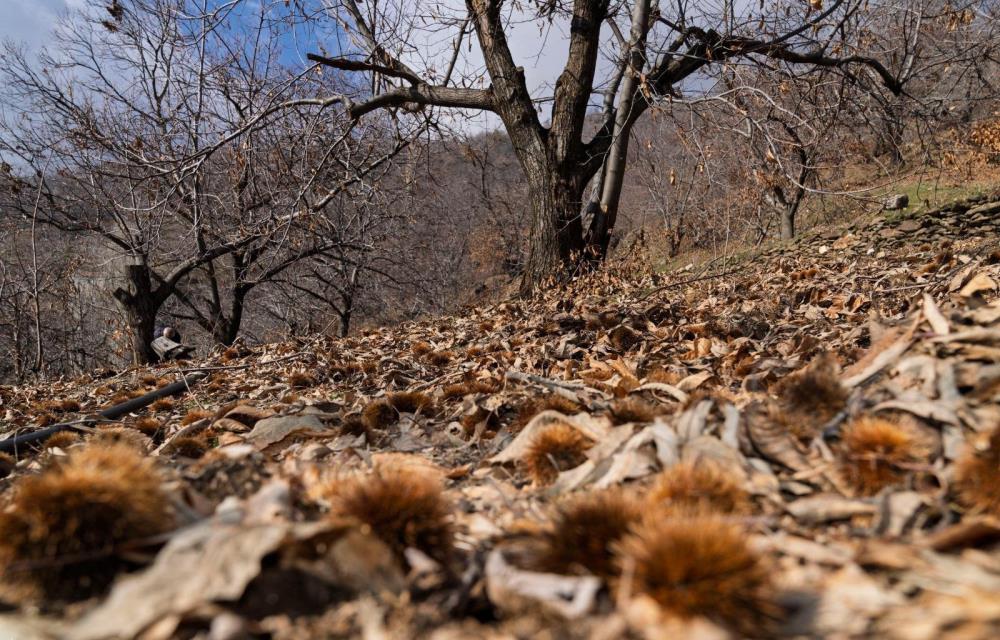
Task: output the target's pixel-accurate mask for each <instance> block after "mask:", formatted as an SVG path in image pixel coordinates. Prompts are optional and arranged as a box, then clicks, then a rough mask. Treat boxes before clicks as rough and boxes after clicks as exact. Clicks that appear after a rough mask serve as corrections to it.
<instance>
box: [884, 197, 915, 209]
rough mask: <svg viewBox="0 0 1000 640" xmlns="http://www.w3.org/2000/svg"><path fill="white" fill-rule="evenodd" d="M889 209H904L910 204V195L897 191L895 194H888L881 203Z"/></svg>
mask: <svg viewBox="0 0 1000 640" xmlns="http://www.w3.org/2000/svg"><path fill="white" fill-rule="evenodd" d="M882 206H884V207H885V208H886V209H888V210H889V211H899V210H900V209H905V208H906V207H908V206H910V196H908V195H906V194H905V193H897V194H896V195H892V196H889V197H888V198H886V199H885V201H884V202H883V203H882Z"/></svg>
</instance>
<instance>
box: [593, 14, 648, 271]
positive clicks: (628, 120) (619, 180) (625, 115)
mask: <svg viewBox="0 0 1000 640" xmlns="http://www.w3.org/2000/svg"><path fill="white" fill-rule="evenodd" d="M649 2H650V0H637V1H636V3H635V6H634V7H633V9H632V32H631V35H630V36H629V45H628V50H627V65H626V68H625V75H624V78H623V81H622V85H621V97H620V98H619V100H618V108H617V112H616V114H615V128H614V135H613V140H612V142H611V149H610V150H609V151H608V157H607V158H606V159H605V161H604V167H603V169H602V171H601V179H602V184H601V202H600V206H599V207H598V208H597V209H596V210H595V211H594V217H593V219H592V220H591V226H590V230H589V232H588V234H587V236H588V237H587V245H588V246H587V250H588V252H590V253H591V254H592V255H591V256H590V257H591V258H592V259H594V260H597V261H603V260H604V259H605V258H606V257H607V255H608V246H609V244H610V243H611V232H612V230H613V229H614V228H615V224H616V223H617V221H618V204H619V202H621V197H622V185H623V184H624V182H625V163H626V162H627V160H628V143H629V138H630V137H631V136H632V124H633V123H634V122H635V118H636V112H634V111H633V110H632V106H633V102H634V100H635V98H636V94H637V91H636V90H637V88H638V86H639V82H640V79H641V76H642V69H643V66H644V65H645V63H646V33H647V31H648V30H649Z"/></svg>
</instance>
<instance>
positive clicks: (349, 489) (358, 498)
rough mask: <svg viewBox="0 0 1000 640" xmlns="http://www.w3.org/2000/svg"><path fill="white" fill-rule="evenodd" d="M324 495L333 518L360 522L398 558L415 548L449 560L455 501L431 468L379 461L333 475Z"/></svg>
mask: <svg viewBox="0 0 1000 640" xmlns="http://www.w3.org/2000/svg"><path fill="white" fill-rule="evenodd" d="M326 497H327V499H328V500H329V502H330V515H331V517H335V518H351V519H354V520H357V521H359V522H360V523H362V524H363V525H365V526H367V527H369V528H370V529H371V531H372V533H373V534H375V536H377V537H378V538H379V539H381V540H382V541H383V542H385V543H386V544H387V545H389V546H390V547H391V548H392V549H393V550H394V551H395V552H396V553H397V554H398V555H399V557H400V558H401V559H402V558H403V552H404V550H405V549H406V548H407V547H413V548H415V549H419V550H420V551H423V552H424V553H425V554H427V555H428V556H430V557H431V558H434V559H435V560H437V561H438V562H441V563H444V564H447V563H448V562H449V561H450V560H451V557H452V553H453V544H454V530H453V526H454V525H453V524H452V511H453V506H452V503H451V501H450V500H449V499H448V498H447V497H446V496H445V494H444V490H443V487H442V481H441V478H440V476H438V475H437V474H435V473H434V472H432V471H430V470H428V469H424V468H421V467H419V466H416V465H412V464H399V463H392V464H383V465H381V466H379V467H376V469H375V470H373V471H371V472H369V473H365V474H357V475H353V476H347V477H343V478H339V479H336V480H334V481H333V482H332V483H331V485H330V486H329V487H328V489H327V491H326Z"/></svg>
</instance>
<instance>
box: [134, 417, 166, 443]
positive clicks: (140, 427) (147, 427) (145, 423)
mask: <svg viewBox="0 0 1000 640" xmlns="http://www.w3.org/2000/svg"><path fill="white" fill-rule="evenodd" d="M132 428H133V429H135V430H136V431H138V432H139V433H141V434H143V435H144V436H148V437H150V438H154V437H156V435H157V434H158V433H159V432H160V430H161V429H163V425H162V424H161V423H160V421H159V420H157V419H156V418H139V419H138V420H136V421H135V422H133V423H132Z"/></svg>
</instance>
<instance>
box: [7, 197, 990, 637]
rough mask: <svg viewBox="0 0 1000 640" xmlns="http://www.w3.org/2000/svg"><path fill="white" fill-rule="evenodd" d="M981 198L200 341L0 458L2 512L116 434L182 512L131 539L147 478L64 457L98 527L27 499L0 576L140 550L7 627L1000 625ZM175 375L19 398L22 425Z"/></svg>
mask: <svg viewBox="0 0 1000 640" xmlns="http://www.w3.org/2000/svg"><path fill="white" fill-rule="evenodd" d="M987 204H989V202H988V201H987V200H981V201H975V202H974V201H969V202H964V203H956V204H955V205H952V206H950V207H947V208H944V209H942V210H939V211H936V212H932V213H929V214H925V215H923V216H921V217H920V218H919V219H908V220H890V219H879V220H875V221H874V222H871V223H868V224H861V223H859V224H857V225H855V226H853V227H851V228H849V229H835V230H828V231H823V232H819V233H815V234H813V235H811V236H807V237H805V238H803V239H800V240H799V241H798V242H796V243H795V244H793V245H787V246H782V247H778V248H775V249H772V250H769V251H767V252H764V253H762V254H761V255H758V256H755V257H754V258H753V259H748V260H746V261H744V262H743V263H741V264H738V265H728V266H726V267H725V269H721V268H720V269H719V270H718V272H719V273H723V272H724V273H725V276H724V277H712V272H710V271H707V270H706V271H705V272H704V273H701V274H694V276H695V277H692V275H693V274H692V273H691V271H689V270H681V271H679V272H665V273H661V272H656V271H654V270H652V269H650V268H648V267H644V266H642V265H643V263H642V261H641V260H637V259H633V260H631V261H628V262H626V263H623V264H617V265H610V266H609V267H608V268H607V269H606V270H604V271H602V272H600V273H598V274H594V275H590V276H586V277H582V278H580V279H578V280H577V281H575V282H573V283H572V284H570V285H569V286H568V288H567V289H564V290H559V291H553V292H550V293H548V294H546V295H544V296H541V297H538V298H536V299H532V300H508V301H505V302H501V303H499V304H495V305H493V306H488V307H485V306H484V307H481V308H477V309H470V310H468V311H467V312H466V313H464V314H463V315H461V316H455V317H443V318H435V319H430V320H426V321H421V322H412V323H407V324H404V325H401V326H398V327H393V328H380V329H368V330H364V331H361V332H360V333H359V334H358V335H356V336H352V337H348V338H329V337H324V336H318V337H315V338H312V339H309V340H298V341H289V342H284V343H275V344H267V345H261V346H255V347H248V346H244V345H237V347H236V348H234V349H230V350H228V351H226V352H224V353H219V354H214V355H212V356H210V357H209V358H207V359H206V360H205V361H204V362H200V363H197V366H198V367H204V368H205V369H207V370H208V371H209V373H210V377H209V378H208V379H207V380H206V381H203V382H202V383H200V384H198V385H197V386H194V387H193V388H192V389H191V392H190V393H189V394H187V395H184V396H179V397H177V398H175V399H173V400H172V401H167V402H161V403H158V404H157V406H156V407H155V408H151V409H149V410H145V411H140V412H139V413H137V414H133V415H130V416H127V417H125V418H123V419H122V420H120V421H118V422H115V423H97V424H96V425H95V426H92V427H83V428H81V429H79V430H78V437H75V438H63V439H60V440H57V441H54V442H53V443H52V445H51V446H45V445H44V444H43V446H40V447H36V448H33V449H27V450H23V451H19V452H18V455H16V456H13V457H12V458H11V459H9V460H8V459H5V460H3V461H0V462H2V463H3V464H0V473H3V474H4V475H5V477H4V478H2V479H0V488H2V490H3V498H2V499H3V508H4V512H3V514H2V522H0V525H3V526H9V523H11V522H21V521H24V518H25V517H26V516H25V515H24V512H25V510H26V509H27V506H26V505H24V504H23V501H22V502H19V501H18V496H19V495H22V494H24V493H25V492H26V491H27V490H28V489H30V487H31V483H30V482H29V481H30V479H31V478H37V477H46V478H47V477H49V476H50V474H57V473H58V472H59V469H61V468H64V467H66V465H68V464H73V463H72V460H74V459H77V458H76V457H75V456H77V455H78V454H77V452H78V451H80V450H86V449H88V448H102V447H105V448H106V447H129V446H132V447H136V448H137V451H141V455H142V456H146V457H147V458H148V459H149V460H151V461H152V462H153V463H154V464H155V472H156V473H157V474H158V478H159V482H160V484H161V492H162V494H163V495H164V496H166V499H168V500H169V504H170V510H171V513H172V518H173V524H172V525H171V527H170V528H169V530H167V531H166V532H165V533H162V534H159V535H156V536H147V537H145V538H143V539H129V540H121V539H119V538H120V536H119V537H115V535H113V534H114V532H116V531H117V529H116V527H119V526H120V521H121V516H120V515H116V514H119V513H120V512H122V511H123V510H127V505H128V503H129V501H131V500H136V499H138V498H139V497H138V496H135V495H134V494H132V495H131V496H130V495H129V492H128V488H129V487H128V486H126V487H125V490H124V491H118V492H114V491H111V492H101V491H97V489H98V488H99V487H102V486H105V485H106V484H107V482H108V477H111V476H108V475H107V472H106V471H105V470H102V469H100V468H95V469H94V470H93V475H94V477H93V478H87V477H83V478H81V479H79V480H74V482H75V483H76V484H74V485H73V486H67V487H65V488H64V489H65V491H69V492H71V495H72V496H73V500H77V501H78V502H73V503H70V504H79V505H80V508H81V509H92V510H93V514H94V515H93V517H89V518H88V519H87V522H88V526H90V527H94V528H96V529H98V530H99V531H98V533H100V532H101V531H104V530H105V529H106V531H107V534H106V535H105V536H104V537H103V538H102V537H100V536H96V537H95V536H94V535H93V532H91V533H90V534H88V535H86V536H82V537H80V539H81V540H86V541H90V542H88V544H89V546H85V548H79V549H78V548H77V547H73V548H74V549H76V550H77V551H78V552H79V553H74V554H69V555H67V554H62V553H59V552H58V549H56V550H55V551H51V552H50V547H51V545H49V546H47V541H51V540H54V539H57V538H58V537H59V536H63V538H65V537H66V536H72V535H75V534H74V532H73V531H72V530H66V527H72V526H74V525H73V523H72V522H68V521H67V519H66V518H64V519H63V520H60V521H52V522H40V523H39V524H38V525H37V529H35V530H33V531H34V533H32V534H31V535H32V536H34V537H33V538H30V539H31V540H35V541H36V542H34V543H31V544H35V545H37V546H30V545H29V543H28V542H24V541H22V542H19V543H18V544H19V545H20V546H17V547H15V546H12V545H13V543H12V542H11V541H10V540H0V558H3V559H4V562H5V563H6V564H5V566H3V567H2V568H0V571H2V573H3V576H2V578H3V580H4V581H5V583H11V584H16V583H19V581H20V582H24V583H26V584H29V585H33V586H35V587H37V586H38V584H49V583H51V581H52V576H53V575H61V573H57V572H66V571H67V569H72V568H73V566H74V564H76V565H79V566H85V565H83V564H82V563H85V562H86V563H91V564H93V562H94V561H95V559H96V560H101V559H104V560H106V561H107V563H108V564H107V566H114V567H121V569H120V571H119V572H118V575H117V577H116V579H115V580H114V582H113V584H111V585H110V586H107V587H106V588H103V589H97V590H96V592H94V589H82V588H81V589H78V590H73V589H58V590H57V592H58V597H54V596H53V597H46V596H45V591H44V589H43V590H42V591H41V592H39V590H38V589H37V588H36V589H25V590H24V592H23V593H21V592H20V591H19V590H14V589H5V590H4V592H3V594H2V595H0V597H2V599H3V601H4V603H5V604H6V605H8V606H6V607H5V611H4V612H3V613H0V631H2V632H3V633H5V634H14V636H16V637H25V638H63V637H65V638H79V639H80V640H100V639H102V638H119V637H122V638H144V639H154V638H206V639H209V640H222V639H223V638H226V639H230V638H276V639H298V638H313V637H330V638H336V637H345V638H346V637H371V638H379V637H382V638H404V637H405V638H435V639H439V640H443V639H446V638H528V637H552V638H563V637H565V638H570V637H573V638H576V637H580V638H598V639H603V638H613V637H621V636H625V637H636V638H666V637H692V638H702V637H704V638H727V637H774V636H777V635H784V636H813V637H861V636H872V635H877V636H880V637H889V638H899V639H905V640H920V639H923V638H937V637H945V636H948V637H958V638H988V637H996V636H997V635H998V633H1000V488H998V487H1000V482H998V480H1000V477H998V476H1000V291H998V284H997V283H998V282H1000V255H998V252H997V250H996V247H997V246H998V240H1000V219H998V218H997V217H996V215H995V213H991V211H992V209H991V208H990V207H989V206H983V205H987ZM188 366H193V365H188ZM178 373H179V371H178V369H177V365H176V364H173V365H169V366H167V365H161V366H157V367H150V368H144V369H134V370H129V371H127V372H123V373H119V374H111V375H97V374H95V375H91V376H84V377H81V378H79V379H75V380H54V381H51V382H49V383H46V384H44V385H41V384H40V385H34V386H21V387H3V388H0V402H2V405H0V410H2V411H3V414H4V422H3V425H4V430H5V431H6V433H5V434H2V435H3V436H4V437H7V436H10V435H13V434H14V433H20V432H23V431H25V430H30V429H34V428H38V427H39V426H42V425H43V424H50V423H51V422H52V421H53V420H56V419H58V420H59V421H67V420H73V419H77V418H79V417H84V416H88V415H92V414H94V413H95V412H96V411H97V410H99V409H101V408H103V407H106V406H108V404H109V403H112V402H113V399H114V398H116V397H121V395H122V394H126V395H128V394H135V393H137V392H147V391H149V390H152V389H154V388H156V387H158V386H163V385H164V384H167V383H169V382H170V381H172V380H173V379H174V378H175V377H176V376H177V375H178ZM132 432H134V433H135V434H136V435H138V436H141V438H140V437H135V435H133V436H130V435H129V434H131V433H132ZM109 438H113V440H114V442H113V443H112V442H111V440H109ZM102 474H104V475H102ZM119 475H120V476H122V475H127V474H124V472H120V473H119ZM74 477H75V476H74ZM115 477H117V476H115ZM120 481H121V482H123V483H125V484H126V485H127V484H128V478H124V479H121V480H120ZM102 482H103V483H104V484H102ZM36 484H37V483H36ZM64 484H66V483H64ZM36 493H37V491H36ZM32 495H33V496H34V498H33V499H35V500H38V501H39V502H41V503H42V504H41V507H45V503H44V501H45V500H50V499H55V498H52V497H50V496H47V495H41V496H37V495H35V494H32ZM66 495H70V494H66ZM123 496H124V497H123ZM60 499H63V500H65V499H66V498H60ZM123 502H124V503H125V504H122V503H123ZM60 504H62V503H60ZM112 507H113V508H112ZM102 509H103V510H102ZM41 512H44V509H42V511H41ZM19 518H20V520H18V519H19ZM68 520H72V518H70V519H68ZM5 523H6V524H5ZM63 538H59V539H63ZM27 539H28V538H25V540H27ZM94 540H98V541H99V542H93V541H94ZM102 540H103V542H101V541H102ZM77 546H79V545H77ZM52 548H54V547H52ZM554 549H556V550H558V554H556V553H555V551H554ZM26 550H30V554H31V563H29V565H27V568H26V565H25V563H24V560H25V554H26V553H28V551H26ZM86 566H90V565H86ZM26 571H27V573H25V572H26ZM11 581H13V582H11ZM8 591H9V592H10V593H8ZM39 594H41V595H39ZM14 636H12V637H14Z"/></svg>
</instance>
